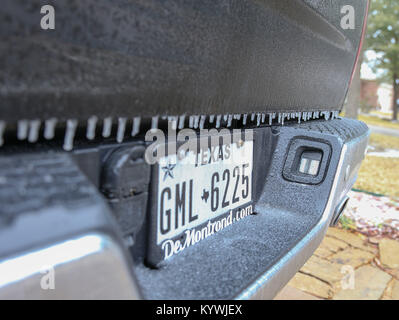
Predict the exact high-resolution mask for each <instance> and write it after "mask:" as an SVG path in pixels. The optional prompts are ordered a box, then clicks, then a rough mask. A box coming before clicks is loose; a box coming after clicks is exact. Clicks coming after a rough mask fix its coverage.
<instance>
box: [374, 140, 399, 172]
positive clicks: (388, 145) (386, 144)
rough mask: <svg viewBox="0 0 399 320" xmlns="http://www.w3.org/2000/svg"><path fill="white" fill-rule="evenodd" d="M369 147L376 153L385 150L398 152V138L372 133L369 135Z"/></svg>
mask: <svg viewBox="0 0 399 320" xmlns="http://www.w3.org/2000/svg"><path fill="white" fill-rule="evenodd" d="M369 145H370V146H373V147H374V148H376V150H377V151H382V150H385V149H396V150H399V137H393V136H388V135H385V134H379V133H372V134H371V135H370V140H369ZM398 170H399V168H398Z"/></svg>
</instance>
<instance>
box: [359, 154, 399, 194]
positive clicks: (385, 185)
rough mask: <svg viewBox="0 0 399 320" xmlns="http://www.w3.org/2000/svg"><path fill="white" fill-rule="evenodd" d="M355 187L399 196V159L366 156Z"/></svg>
mask: <svg viewBox="0 0 399 320" xmlns="http://www.w3.org/2000/svg"><path fill="white" fill-rule="evenodd" d="M354 188H355V189H360V190H364V191H368V192H373V193H379V194H384V195H389V196H392V197H394V198H399V159H398V158H382V157H372V156H366V158H365V159H364V161H363V162H362V165H361V167H360V170H359V175H358V178H357V181H356V183H355V185H354Z"/></svg>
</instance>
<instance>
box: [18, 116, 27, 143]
mask: <svg viewBox="0 0 399 320" xmlns="http://www.w3.org/2000/svg"><path fill="white" fill-rule="evenodd" d="M28 129H29V123H28V121H27V120H20V121H18V131H17V138H18V140H25V139H26V138H27V137H28Z"/></svg>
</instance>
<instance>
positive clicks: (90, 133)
mask: <svg viewBox="0 0 399 320" xmlns="http://www.w3.org/2000/svg"><path fill="white" fill-rule="evenodd" d="M97 121H98V118H97V117H96V116H92V117H90V118H89V119H88V120H87V129H86V138H87V139H89V140H93V139H94V138H95V137H96V126H97Z"/></svg>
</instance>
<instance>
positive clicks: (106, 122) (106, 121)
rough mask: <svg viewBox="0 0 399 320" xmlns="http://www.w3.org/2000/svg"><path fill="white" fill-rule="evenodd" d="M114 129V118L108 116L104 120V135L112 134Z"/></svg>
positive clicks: (106, 136)
mask: <svg viewBox="0 0 399 320" xmlns="http://www.w3.org/2000/svg"><path fill="white" fill-rule="evenodd" d="M111 130H112V118H111V117H107V118H105V119H104V121H103V137H104V138H108V137H109V136H110V135H111Z"/></svg>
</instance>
